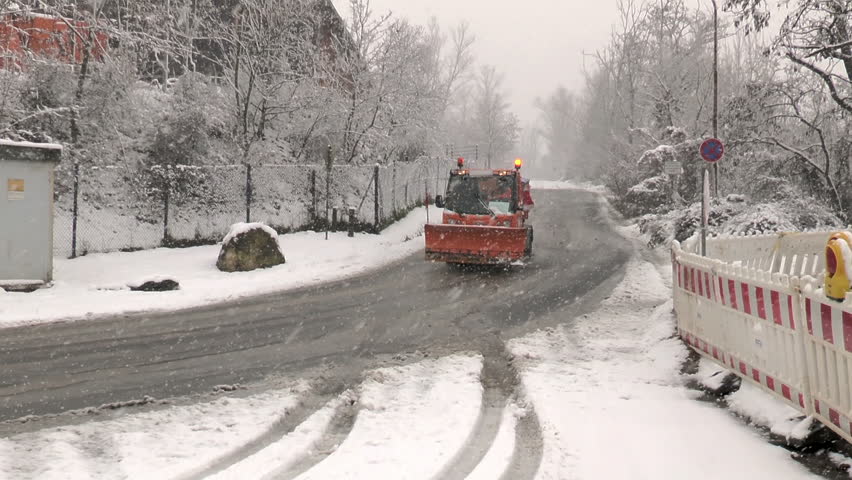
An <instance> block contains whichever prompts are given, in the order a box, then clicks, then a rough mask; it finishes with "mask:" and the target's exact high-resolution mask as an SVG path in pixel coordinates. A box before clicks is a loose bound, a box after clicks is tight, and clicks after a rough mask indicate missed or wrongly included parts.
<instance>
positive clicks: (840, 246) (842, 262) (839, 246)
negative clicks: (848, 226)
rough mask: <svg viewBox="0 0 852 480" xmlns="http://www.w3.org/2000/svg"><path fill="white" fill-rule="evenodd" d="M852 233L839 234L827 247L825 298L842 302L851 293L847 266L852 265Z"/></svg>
mask: <svg viewBox="0 0 852 480" xmlns="http://www.w3.org/2000/svg"><path fill="white" fill-rule="evenodd" d="M850 257H852V233H849V232H837V233H833V234H832V235H831V238H829V239H828V245H826V247H825V296H827V297H828V298H830V299H832V300H837V301H838V302H842V301H844V300H845V299H846V294H847V293H848V292H849V291H850V285H849V275H850V273H852V272H848V271H847V270H846V266H847V265H849V264H850V263H852V258H850Z"/></svg>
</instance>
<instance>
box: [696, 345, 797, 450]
mask: <svg viewBox="0 0 852 480" xmlns="http://www.w3.org/2000/svg"><path fill="white" fill-rule="evenodd" d="M728 374H731V373H730V371H729V370H728V369H726V368H724V367H722V366H720V365H719V364H718V363H716V362H714V361H713V360H711V359H709V358H707V357H701V360H699V362H698V372H696V373H695V374H694V375H693V377H694V378H695V379H696V380H697V381H698V382H699V383H701V384H702V385H704V386H705V387H707V388H709V389H711V390H718V389H719V388H721V387H722V383H723V380H724V379H725V377H726V376H727V375H728ZM731 375H733V374H731ZM725 402H726V403H727V405H728V408H730V410H731V411H732V412H734V413H736V414H737V415H740V416H742V417H744V418H747V419H748V420H749V422H751V423H752V424H754V425H758V426H760V427H764V428H766V429H768V430H769V431H770V432H772V433H773V434H775V435H779V436H781V437H784V438H786V439H787V440H804V439H805V438H806V437H807V436H808V435H809V434H810V433H811V430H810V429H811V425H812V424H813V421H814V420H813V418H812V417H808V418H806V417H805V416H804V415H802V414H801V413H799V411H798V410H796V409H795V408H792V407H791V406H789V405H787V404H786V403H784V402H782V401H781V400H778V399H777V398H775V397H773V396H772V395H770V394H768V393H767V392H765V391H764V390H763V389H761V388H760V387H758V386H756V385H754V384H752V383H750V382H746V381H744V382H742V384H741V385H740V388H739V389H738V390H737V391H735V392H733V393H730V394H728V395H727V396H726V397H725Z"/></svg>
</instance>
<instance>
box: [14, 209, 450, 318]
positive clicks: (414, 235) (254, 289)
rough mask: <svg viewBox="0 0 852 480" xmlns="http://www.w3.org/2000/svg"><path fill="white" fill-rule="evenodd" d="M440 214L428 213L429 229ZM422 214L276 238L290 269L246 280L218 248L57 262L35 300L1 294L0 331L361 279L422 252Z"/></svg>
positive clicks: (255, 274)
mask: <svg viewBox="0 0 852 480" xmlns="http://www.w3.org/2000/svg"><path fill="white" fill-rule="evenodd" d="M440 215H441V211H440V210H439V209H436V208H432V209H430V217H431V219H432V221H433V222H434V221H435V220H436V219H439V218H440ZM425 223H426V210H425V208H418V209H415V210H414V211H412V212H411V213H410V214H409V215H408V216H407V217H405V218H404V219H403V220H401V221H400V222H398V223H396V224H394V225H392V226H390V227H388V228H387V229H385V230H384V231H383V232H382V233H381V235H368V234H356V235H355V237H354V238H348V237H347V235H346V233H330V234H329V237H328V240H327V241H326V240H325V234H324V233H321V232H301V233H294V234H288V235H282V236H281V237H280V243H281V246H282V249H283V252H284V255H285V256H286V257H287V263H286V264H284V265H280V266H278V267H274V268H269V269H265V270H259V271H254V272H247V273H223V272H220V271H219V270H218V269H216V259H217V257H218V255H219V250H220V248H221V247H220V246H218V245H214V246H205V247H194V248H180V249H168V248H158V249H155V250H146V251H140V252H132V253H122V252H117V253H105V254H93V255H88V256H85V257H81V258H77V259H74V260H56V262H55V269H54V285H53V287H52V288H47V289H43V290H40V291H37V292H34V293H28V294H25V293H2V290H0V295H2V296H0V328H1V327H10V326H15V325H22V324H34V323H42V322H49V321H56V320H73V319H81V318H86V317H92V316H99V315H114V314H121V313H129V312H142V311H167V310H174V309H180V308H190V307H197V306H202V305H207V304H212V303H217V302H224V301H228V300H234V299H239V298H243V297H248V296H252V295H260V294H264V293H274V292H278V291H283V290H288V289H293V288H298V287H304V286H308V285H313V284H317V283H322V282H327V281H331V280H337V279H342V278H346V277H350V276H353V275H357V274H360V273H364V272H366V271H368V270H371V269H375V268H379V267H382V266H384V265H387V264H389V263H392V262H394V261H397V260H399V259H402V258H404V257H406V256H408V255H411V254H413V253H415V252H417V251H418V250H422V249H423V248H424V241H423V236H422V234H423V225H424V224H425ZM152 278H171V279H174V280H177V281H178V282H179V283H180V290H178V291H173V292H161V293H141V292H132V291H130V289H129V288H128V285H129V284H138V283H141V282H142V281H145V280H147V279H152Z"/></svg>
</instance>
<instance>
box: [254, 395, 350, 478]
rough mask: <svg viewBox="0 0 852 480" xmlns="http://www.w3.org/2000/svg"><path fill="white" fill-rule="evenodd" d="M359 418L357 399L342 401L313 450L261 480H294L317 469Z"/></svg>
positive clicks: (341, 441) (347, 434)
mask: <svg viewBox="0 0 852 480" xmlns="http://www.w3.org/2000/svg"><path fill="white" fill-rule="evenodd" d="M357 416H358V408H357V403H356V400H355V397H354V396H353V397H352V398H345V399H342V402H341V404H340V405H338V407H337V409H336V410H335V412H334V416H333V417H332V418H331V421H330V422H329V423H328V425H327V426H326V429H325V430H324V431H323V433H322V435H321V437H320V438H319V439H317V440H316V441H315V442H314V444H313V445H312V446H311V449H310V450H309V451H307V452H305V453H304V454H303V455H301V457H300V458H299V459H298V460H296V461H294V462H292V463H290V464H289V465H285V466H283V467H281V468H279V469H277V470H274V471H272V472H270V473H268V474H266V475H264V476H263V477H262V478H261V480H273V479H277V480H292V479H294V478H296V477H298V476H299V475H301V474H302V473H305V472H307V471H308V470H310V469H311V468H313V467H315V466H316V465H317V464H318V463H320V462H321V461H323V460H325V459H326V458H327V457H328V456H329V455H331V454H332V452H334V450H335V449H336V448H337V446H338V445H340V444H341V443H343V441H344V440H345V439H346V437H347V436H349V433H350V432H351V431H352V427H353V426H354V425H355V418H356V417H357Z"/></svg>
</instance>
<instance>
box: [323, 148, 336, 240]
mask: <svg viewBox="0 0 852 480" xmlns="http://www.w3.org/2000/svg"><path fill="white" fill-rule="evenodd" d="M331 153H332V151H331V145H329V146H328V153H327V155H326V157H325V239H326V240H328V227H329V225H328V224H329V221H328V210H329V208H330V207H331V167H332V164H333V163H334V158H333V157H332V156H331Z"/></svg>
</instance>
